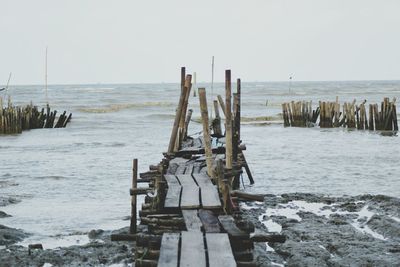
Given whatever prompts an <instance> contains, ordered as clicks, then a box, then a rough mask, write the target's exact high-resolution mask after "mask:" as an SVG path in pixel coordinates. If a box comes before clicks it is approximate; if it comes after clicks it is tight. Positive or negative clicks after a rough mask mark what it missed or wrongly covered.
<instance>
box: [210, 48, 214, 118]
mask: <svg viewBox="0 0 400 267" xmlns="http://www.w3.org/2000/svg"><path fill="white" fill-rule="evenodd" d="M211 99H214V56H212V62H211ZM211 102H212V101H211ZM210 111H211V112H210V118H211V121H212V118H213V109H212V107H211V110H210Z"/></svg>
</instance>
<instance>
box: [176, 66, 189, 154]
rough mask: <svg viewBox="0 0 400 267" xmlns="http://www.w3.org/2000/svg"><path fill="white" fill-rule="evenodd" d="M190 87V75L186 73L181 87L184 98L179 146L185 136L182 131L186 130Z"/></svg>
mask: <svg viewBox="0 0 400 267" xmlns="http://www.w3.org/2000/svg"><path fill="white" fill-rule="evenodd" d="M191 89H192V75H189V74H188V75H187V76H186V80H185V85H184V88H183V90H184V91H185V99H184V101H183V107H182V115H181V119H180V122H179V147H180V146H181V145H182V141H183V139H184V138H185V136H184V133H185V131H186V130H185V120H186V110H187V107H188V103H189V96H190V90H191Z"/></svg>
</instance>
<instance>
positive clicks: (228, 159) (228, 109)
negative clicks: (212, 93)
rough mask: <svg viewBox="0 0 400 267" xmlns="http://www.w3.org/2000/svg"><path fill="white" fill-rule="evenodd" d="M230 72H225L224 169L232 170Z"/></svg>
mask: <svg viewBox="0 0 400 267" xmlns="http://www.w3.org/2000/svg"><path fill="white" fill-rule="evenodd" d="M231 98H232V93H231V71H230V70H226V71H225V131H226V133H225V146H226V151H225V157H226V168H227V169H228V170H231V169H232V107H231Z"/></svg>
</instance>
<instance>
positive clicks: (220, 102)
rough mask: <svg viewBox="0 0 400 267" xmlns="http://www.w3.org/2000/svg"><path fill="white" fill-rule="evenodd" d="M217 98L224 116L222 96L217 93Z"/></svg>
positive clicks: (224, 109)
mask: <svg viewBox="0 0 400 267" xmlns="http://www.w3.org/2000/svg"><path fill="white" fill-rule="evenodd" d="M217 98H218V102H219V105H220V106H221V109H222V113H224V116H225V118H226V107H225V102H224V99H223V98H222V96H221V95H218V96H217Z"/></svg>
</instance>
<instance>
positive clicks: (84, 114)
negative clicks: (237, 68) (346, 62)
mask: <svg viewBox="0 0 400 267" xmlns="http://www.w3.org/2000/svg"><path fill="white" fill-rule="evenodd" d="M194 87H195V88H194V90H192V93H193V91H195V89H196V88H198V87H205V88H206V92H207V99H208V101H209V113H210V116H213V114H214V112H213V111H212V109H211V107H212V101H211V100H213V99H216V96H217V95H218V94H221V95H223V96H224V84H223V83H215V84H214V85H213V88H212V87H211V85H210V84H197V85H195V86H194ZM235 87H236V84H233V88H235ZM5 93H6V92H4V91H3V92H0V94H2V96H3V97H5ZM179 93H180V86H179V84H170V83H160V84H92V85H50V86H49V87H48V92H47V95H48V97H47V99H46V92H45V89H44V86H40V85H36V86H11V87H10V88H9V90H8V92H7V94H9V95H11V97H12V101H13V103H14V104H17V105H23V104H28V103H30V102H31V101H32V102H33V103H34V104H35V105H38V106H42V107H44V106H45V105H46V102H47V101H48V102H49V104H50V106H51V108H52V109H56V110H57V111H58V112H59V113H61V112H63V111H64V110H66V111H67V112H72V114H73V115H72V120H71V122H70V123H69V124H68V126H67V128H61V129H37V130H30V131H25V132H23V133H22V134H18V135H7V136H5V135H3V136H1V135H0V196H2V197H11V198H14V199H18V200H21V201H20V202H19V203H15V204H11V205H8V206H5V207H0V210H2V211H4V212H6V213H7V214H10V215H12V217H8V218H2V219H0V224H3V225H7V226H10V227H14V228H20V229H23V230H25V231H27V232H29V233H31V234H32V236H31V237H29V238H28V239H27V240H24V241H23V242H21V244H22V245H27V244H29V243H34V242H39V243H43V244H44V246H45V248H55V247H58V246H67V245H71V244H80V243H81V244H82V243H85V242H88V237H87V235H86V233H87V232H88V231H90V230H92V229H104V230H111V229H117V228H120V227H124V226H128V225H129V220H127V216H128V215H129V214H130V196H129V188H130V186H131V177H132V160H133V159H134V158H137V159H138V161H139V171H140V172H144V171H147V170H148V166H149V165H150V164H157V163H158V162H160V160H161V159H162V153H163V152H165V151H166V150H167V147H168V142H169V138H170V135H171V130H172V125H173V120H174V113H175V109H176V107H177V103H178V100H179ZM336 96H338V97H339V101H340V102H341V103H343V102H351V101H353V100H354V99H355V100H356V101H357V103H361V102H362V101H364V100H367V104H369V103H378V104H379V103H380V102H381V101H382V100H383V98H384V97H389V98H390V99H393V98H397V99H399V97H400V81H343V82H337V81H335V82H292V83H288V82H253V83H242V108H241V112H242V133H241V139H242V141H243V143H244V144H245V145H246V148H247V149H246V150H245V151H244V154H245V156H246V159H247V162H248V164H249V166H250V169H251V172H252V174H253V176H254V179H255V184H254V185H250V184H249V181H248V179H247V176H246V175H245V174H244V175H243V177H242V178H243V179H242V180H243V183H242V184H241V187H242V188H243V189H244V190H247V191H249V192H253V193H265V194H267V193H268V194H283V193H290V192H309V193H320V194H326V195H333V196H342V195H359V194H383V195H389V196H394V197H400V164H399V162H400V139H399V137H398V136H397V134H394V135H390V136H388V135H387V134H385V135H383V134H382V133H380V132H371V131H363V130H348V129H344V128H335V129H321V128H319V127H314V128H295V127H287V128H285V127H284V126H283V122H282V118H281V113H282V110H281V104H282V103H283V102H288V101H292V100H294V101H303V100H305V101H313V107H314V108H316V107H317V105H318V101H320V100H322V101H335V99H336ZM189 108H191V109H193V120H192V122H191V123H190V125H189V135H192V136H194V137H195V136H198V135H199V134H200V135H201V130H202V126H201V124H199V121H200V112H199V99H198V97H194V96H193V95H192V96H191V98H190V100H189ZM398 112H399V110H398ZM398 117H400V116H399V115H398ZM139 200H140V201H143V199H142V198H140V199H139Z"/></svg>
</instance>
